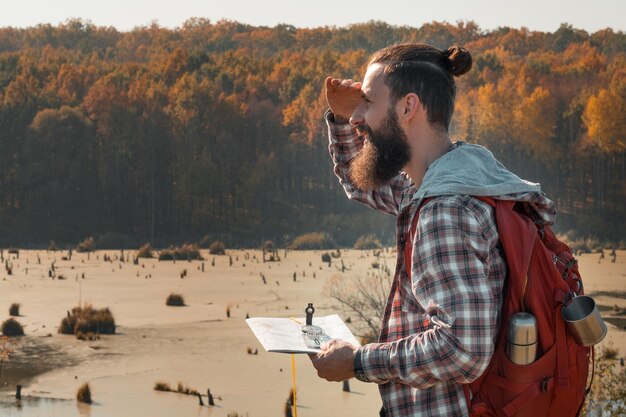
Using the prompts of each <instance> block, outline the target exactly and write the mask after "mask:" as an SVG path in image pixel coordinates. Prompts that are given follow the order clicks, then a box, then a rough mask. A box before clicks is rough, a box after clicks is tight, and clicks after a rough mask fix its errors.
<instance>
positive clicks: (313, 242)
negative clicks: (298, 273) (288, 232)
mask: <svg viewBox="0 0 626 417" xmlns="http://www.w3.org/2000/svg"><path fill="white" fill-rule="evenodd" d="M335 246H337V244H336V243H335V241H334V240H333V239H332V237H330V235H329V234H328V233H325V232H313V233H306V234H303V235H300V236H298V237H296V238H295V239H294V240H293V241H292V242H291V244H290V245H289V249H294V250H306V249H327V248H333V247H335Z"/></svg>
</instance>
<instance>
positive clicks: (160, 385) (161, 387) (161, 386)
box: [154, 382, 172, 391]
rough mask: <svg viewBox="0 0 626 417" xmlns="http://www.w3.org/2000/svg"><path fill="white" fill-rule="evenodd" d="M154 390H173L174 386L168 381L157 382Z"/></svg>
mask: <svg viewBox="0 0 626 417" xmlns="http://www.w3.org/2000/svg"><path fill="white" fill-rule="evenodd" d="M154 390H155V391H171V390H172V388H171V387H170V384H168V383H167V382H155V383H154Z"/></svg>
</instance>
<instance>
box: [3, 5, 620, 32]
mask: <svg viewBox="0 0 626 417" xmlns="http://www.w3.org/2000/svg"><path fill="white" fill-rule="evenodd" d="M0 10H1V12H0V27H6V26H12V27H30V26H35V25H37V24H40V23H51V24H53V25H57V24H59V23H62V22H64V21H66V20H67V19H69V18H81V19H85V20H89V21H91V22H92V23H94V24H95V25H97V26H114V27H116V28H117V29H119V30H123V31H127V30H131V29H132V28H134V27H136V26H147V25H150V24H151V23H152V22H154V21H156V22H157V23H158V24H159V25H160V26H165V27H170V28H175V27H179V26H181V25H182V23H183V22H185V20H187V19H189V18H191V17H203V18H207V19H209V20H210V21H212V22H216V21H218V20H220V19H229V20H236V21H239V22H242V23H248V24H251V25H254V26H275V25H277V24H280V23H285V24H290V25H293V26H296V27H320V26H347V25H349V24H353V23H362V22H367V21H369V20H380V21H384V22H387V23H389V24H392V25H408V26H413V27H419V26H421V25H422V24H424V23H430V22H433V21H437V22H449V23H456V22H457V21H469V20H473V21H474V22H476V23H477V24H478V25H479V26H480V28H481V29H484V30H490V29H495V28H497V27H501V26H509V27H513V28H520V27H526V28H528V29H530V30H538V31H544V32H554V31H555V30H556V29H558V28H559V26H560V25H561V23H569V24H571V25H572V26H574V27H575V28H577V29H584V30H586V31H587V32H590V33H593V32H595V31H597V30H600V29H605V28H607V27H609V28H612V29H613V30H615V31H626V0H516V1H512V0H482V1H481V0H430V1H424V0H411V1H409V0H352V1H345V0H336V1H331V0H98V1H93V0H0Z"/></svg>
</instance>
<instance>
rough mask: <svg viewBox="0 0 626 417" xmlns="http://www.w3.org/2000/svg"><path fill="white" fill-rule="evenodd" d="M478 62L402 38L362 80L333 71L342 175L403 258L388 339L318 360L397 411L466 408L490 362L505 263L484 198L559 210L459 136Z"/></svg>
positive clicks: (339, 349) (329, 350)
mask: <svg viewBox="0 0 626 417" xmlns="http://www.w3.org/2000/svg"><path fill="white" fill-rule="evenodd" d="M471 62H472V60H471V55H470V53H469V52H468V51H467V50H465V49H463V48H458V47H452V48H450V49H448V50H446V51H441V50H438V49H436V48H433V47H431V46H428V45H415V44H405V45H394V46H391V47H388V48H385V49H382V50H380V51H378V52H376V53H375V54H374V55H373V56H372V58H371V60H370V63H369V65H368V68H367V72H366V73H365V77H364V80H363V83H359V82H354V81H352V80H341V79H336V78H331V77H329V78H327V79H326V98H327V101H328V104H329V107H330V110H328V111H327V112H326V114H325V118H326V122H327V124H328V128H329V138H330V146H329V149H330V154H331V157H332V159H333V162H334V170H335V173H336V175H337V176H338V177H339V180H340V182H341V184H342V185H343V187H344V189H345V191H346V193H347V195H348V197H350V198H353V199H356V200H358V201H360V202H362V203H364V204H366V205H368V206H370V207H372V208H375V209H377V210H381V211H383V212H385V213H388V214H392V215H395V216H397V222H396V224H397V226H396V234H397V254H398V255H397V266H396V271H395V276H394V281H393V284H392V288H391V292H390V294H389V299H388V301H387V306H386V308H385V315H384V317H383V322H382V329H381V333H380V335H379V340H378V342H377V343H370V344H367V345H365V346H363V347H361V348H358V349H357V348H356V347H355V346H352V345H350V344H348V343H346V342H344V341H341V340H332V341H331V342H330V343H328V344H327V345H326V346H324V347H323V351H322V352H321V353H320V354H318V355H311V360H312V362H313V365H314V366H315V368H316V369H317V372H318V375H319V376H320V377H322V378H325V379H327V380H329V381H341V380H344V379H348V378H351V377H353V376H356V377H357V378H358V379H360V380H361V381H365V382H372V383H376V384H378V385H379V389H380V393H381V397H382V402H383V408H382V410H381V412H380V414H381V415H383V416H387V417H392V416H403V417H406V416H426V415H427V416H466V415H468V406H467V402H466V399H465V396H464V391H463V386H462V384H467V383H469V382H471V381H473V380H475V379H476V378H478V377H479V376H480V375H481V374H482V372H484V370H485V369H486V367H487V365H488V364H489V361H490V359H491V356H492V354H493V351H494V347H495V341H496V336H497V331H498V328H499V314H500V307H501V305H502V290H503V284H504V279H505V276H506V264H505V261H504V259H503V255H502V251H501V247H500V244H499V239H498V231H497V228H496V225H495V218H494V210H493V208H492V207H491V206H490V205H489V204H487V203H485V202H483V201H482V200H479V199H477V198H476V197H477V196H492V197H494V198H498V199H509V200H516V201H520V202H524V203H528V206H529V207H531V208H532V211H534V215H536V216H539V217H540V218H541V219H542V220H543V221H545V222H546V223H548V224H551V223H552V222H553V220H554V217H555V211H554V204H553V203H552V202H551V201H550V200H548V199H546V198H545V197H544V196H543V194H542V193H541V191H540V187H539V185H538V184H533V183H530V182H527V181H524V180H521V179H520V178H519V177H517V176H516V175H514V174H512V173H511V172H509V171H508V170H506V169H505V168H504V167H503V166H502V164H500V163H499V162H498V161H497V160H496V159H495V158H494V157H493V155H492V154H491V153H490V152H489V151H488V150H486V149H485V148H483V147H481V146H477V145H471V144H464V143H462V142H456V143H453V142H452V141H451V139H450V137H449V135H448V127H449V124H450V119H451V117H452V113H453V110H454V98H455V94H456V87H455V83H454V78H453V76H459V75H462V74H464V73H465V72H467V71H469V69H470V68H471ZM425 199H427V200H426V201H425ZM418 211H419V213H418ZM416 215H419V218H418V219H419V221H418V224H417V227H416V231H415V236H410V235H409V231H410V227H411V222H412V220H413V218H414V216H416ZM407 244H410V245H411V247H412V256H411V258H410V265H406V262H405V260H404V258H403V254H404V252H405V245H407ZM408 269H410V277H409V274H407V270H408Z"/></svg>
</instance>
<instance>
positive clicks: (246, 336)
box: [0, 250, 626, 417]
mask: <svg viewBox="0 0 626 417" xmlns="http://www.w3.org/2000/svg"><path fill="white" fill-rule="evenodd" d="M105 253H106V254H107V256H110V257H112V258H113V259H114V261H113V262H104V261H103V256H104V254H105ZM322 253H323V252H322V251H297V252H289V253H288V254H287V257H286V258H284V252H283V251H280V252H279V254H280V256H281V258H283V259H282V260H281V261H280V262H269V263H262V262H261V252H260V251H250V250H248V251H246V250H241V251H228V255H226V256H212V255H209V254H208V253H206V252H203V256H204V257H205V260H204V272H202V270H201V269H202V262H200V261H192V262H183V261H176V262H175V263H174V262H171V261H168V262H159V261H157V260H144V259H142V260H140V263H139V265H133V263H132V262H123V263H122V262H120V261H119V260H115V257H119V255H120V251H107V252H102V251H98V252H95V253H92V254H90V255H89V259H88V255H87V254H78V253H74V254H73V256H72V259H71V261H64V260H62V259H61V258H62V257H63V256H67V252H66V251H63V252H61V251H58V252H46V251H20V256H19V259H15V255H11V258H10V262H11V263H12V264H13V275H10V276H8V275H7V274H6V272H5V271H4V268H2V269H0V308H2V309H4V310H0V312H1V311H4V313H2V314H0V319H2V320H4V319H6V318H8V307H9V305H10V304H11V303H13V302H17V303H20V304H21V305H22V306H21V309H20V313H21V316H20V317H18V318H17V320H18V321H20V322H21V323H22V324H23V325H25V332H26V336H24V337H21V338H11V339H10V345H11V346H10V347H11V348H12V349H13V350H14V351H15V353H14V354H13V355H12V356H11V359H10V361H9V362H8V363H5V366H4V369H3V370H2V376H1V377H0V379H1V382H2V383H4V382H8V385H6V386H1V387H0V415H2V416H39V415H46V416H67V417H71V416H93V417H97V416H137V417H140V416H146V417H147V416H157V417H158V416H212V417H218V416H224V417H226V416H227V415H228V414H229V413H232V412H237V413H238V414H239V416H246V415H248V416H250V417H257V416H261V417H263V416H276V415H284V413H283V407H284V403H285V401H286V399H287V397H288V394H289V390H290V389H291V387H292V375H291V356H290V355H285V354H277V353H266V352H265V351H263V349H262V348H261V346H260V344H259V343H258V342H257V341H256V338H255V337H254V335H253V334H252V332H251V331H250V330H249V328H248V326H247V325H246V323H245V317H246V314H249V315H250V316H251V317H254V316H272V317H291V316H302V315H303V310H304V308H305V307H306V305H307V303H309V302H313V303H314V304H315V307H316V313H315V314H316V315H317V314H319V315H326V314H334V313H336V312H337V310H336V309H334V308H333V307H332V305H331V300H330V298H329V296H328V294H327V291H326V288H327V281H328V280H329V278H330V277H331V276H333V275H337V274H339V275H342V273H341V272H340V270H339V269H338V268H337V267H336V266H335V265H333V266H332V267H330V268H329V267H328V265H327V264H326V263H323V262H322V261H321V254H322ZM125 255H126V256H129V255H130V259H131V260H132V256H133V255H134V251H126V252H125ZM229 255H230V256H232V259H233V265H232V266H230V262H229ZM364 255H366V256H364ZM4 256H5V258H6V257H7V251H6V250H5V251H4ZM384 256H385V257H386V260H385V261H384V262H386V263H387V265H388V266H389V267H391V268H392V269H393V264H394V262H395V254H394V253H391V252H386V253H385V254H384ZM38 257H39V259H40V260H41V264H39V263H38V261H37V258H38ZM246 257H249V259H245V258H246ZM253 257H256V259H253ZM213 259H215V266H211V263H212V261H213ZM341 259H342V260H343V261H344V263H345V265H346V267H348V269H349V270H347V271H346V272H345V273H343V275H345V276H350V275H357V274H361V275H364V274H365V273H367V272H372V271H373V269H372V268H371V264H372V262H373V261H374V260H375V258H374V257H373V256H372V253H371V251H365V252H361V251H354V250H351V251H342V257H341ZM53 260H54V261H55V269H56V274H57V276H58V275H64V276H65V278H66V279H64V280H58V279H55V280H52V279H51V278H49V277H48V269H49V267H50V264H51V263H52V261H53ZM579 260H580V266H581V273H582V275H583V278H584V280H585V283H586V291H587V293H589V294H591V295H593V296H594V297H595V298H596V301H597V303H598V304H599V305H601V306H602V308H603V310H604V311H603V315H605V316H607V315H609V314H613V313H615V309H614V307H613V306H614V305H618V307H619V308H623V309H626V299H625V297H624V293H626V265H625V263H624V261H625V260H626V251H618V255H617V262H616V263H611V262H610V258H608V259H604V260H602V262H601V263H598V255H591V254H589V255H582V256H581V257H580V258H579ZM257 261H258V262H257ZM333 261H334V262H335V263H337V262H339V260H336V259H333ZM26 269H28V270H26ZM184 269H186V270H187V276H186V277H185V278H184V279H181V277H180V275H181V273H182V271H183V270H184ZM294 272H296V275H297V281H296V282H294V281H293V274H294ZM83 273H84V275H85V278H84V279H83V278H82V274H83ZM261 273H262V274H263V275H264V276H265V277H266V280H267V284H263V282H262V279H261V276H260V274H261ZM314 273H315V278H314V277H313V274H314ZM171 292H175V293H180V294H182V295H183V296H184V298H185V303H186V306H185V307H168V306H166V305H165V299H166V297H167V296H168V295H169V294H170V293H171ZM79 302H80V303H91V304H93V305H94V307H96V308H102V307H109V308H110V309H111V311H112V313H113V315H114V316H115V320H116V323H117V325H118V328H117V334H115V335H103V336H101V337H100V339H99V340H95V341H80V340H77V339H76V338H74V337H72V336H66V335H60V334H57V327H58V325H59V323H60V321H61V319H62V318H63V317H65V315H66V311H67V310H70V309H71V308H72V307H74V306H76V305H78V304H79ZM229 306H230V311H231V317H230V318H227V317H226V309H227V307H229ZM340 314H341V315H342V317H343V318H344V319H345V318H347V316H349V315H350V314H346V313H340ZM608 340H611V341H613V343H614V345H615V346H616V347H618V348H619V349H620V356H623V355H624V354H625V352H626V331H624V330H623V329H618V328H617V327H615V326H614V325H612V324H610V323H609V335H608V337H607V341H608ZM604 343H606V342H604ZM248 348H251V349H252V350H255V349H258V355H250V354H248V353H247V349H248ZM296 372H297V377H296V379H297V393H298V398H297V402H298V415H299V416H301V417H306V416H311V417H312V416H319V415H329V416H334V415H363V416H377V415H378V409H379V408H380V398H379V396H378V390H377V387H376V386H375V385H373V384H364V383H361V382H359V381H356V380H354V379H353V380H351V381H350V386H351V388H352V392H351V393H345V392H342V389H341V388H342V385H341V383H329V382H326V381H324V380H321V379H319V378H318V377H317V375H316V374H315V370H314V369H313V368H312V367H311V365H310V361H309V359H308V357H306V356H305V355H296ZM84 382H89V384H90V386H91V390H92V396H93V399H94V401H95V403H94V404H93V405H91V406H83V405H78V404H77V403H76V401H75V400H74V398H75V394H76V391H77V389H78V387H79V386H80V385H81V384H82V383H84ZM155 382H166V383H168V384H169V385H170V386H172V387H174V388H175V387H176V385H177V383H178V382H181V383H182V384H183V385H185V386H187V387H189V388H192V389H196V390H198V391H199V392H201V393H203V394H205V395H206V390H207V388H208V389H210V390H211V393H212V394H213V396H214V397H215V398H216V406H215V407H206V406H205V407H199V406H198V399H197V398H196V397H192V396H187V395H180V394H175V393H169V392H157V391H154V390H153V387H154V384H155ZM16 383H21V384H22V385H23V386H24V388H23V389H22V395H23V399H22V401H21V402H20V408H18V406H17V404H16V403H17V402H16V401H15V399H14V398H13V393H14V391H15V384H16ZM204 402H205V404H206V402H207V400H206V397H205V398H204Z"/></svg>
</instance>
